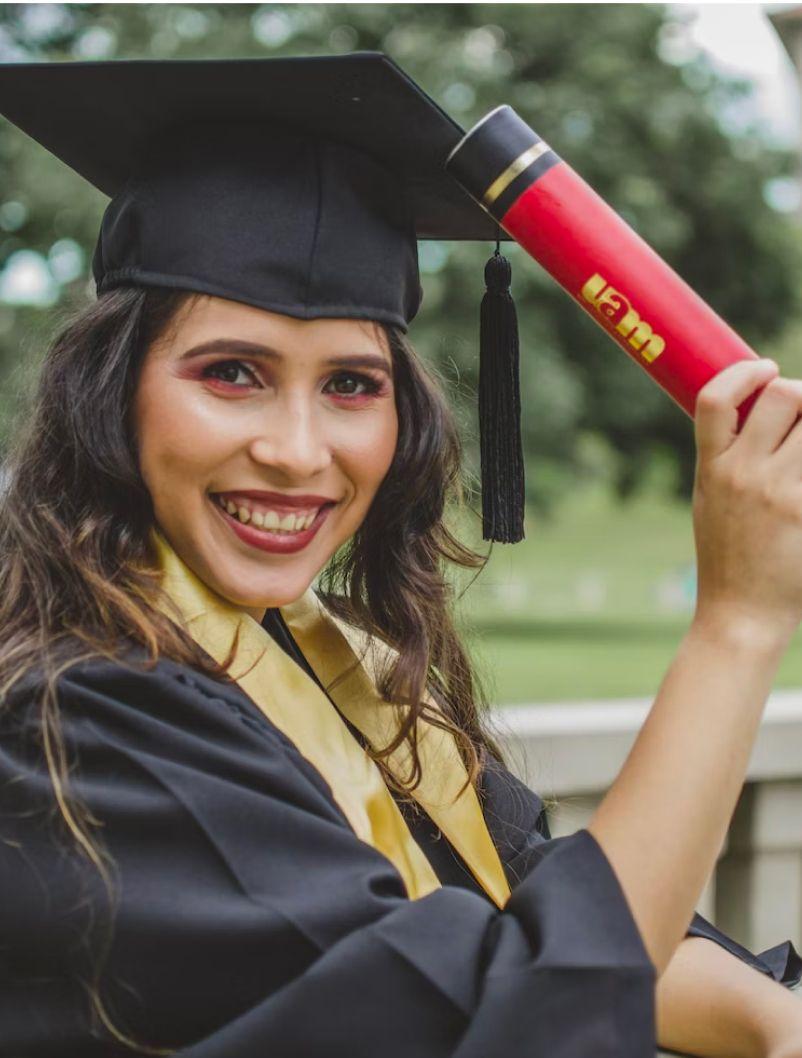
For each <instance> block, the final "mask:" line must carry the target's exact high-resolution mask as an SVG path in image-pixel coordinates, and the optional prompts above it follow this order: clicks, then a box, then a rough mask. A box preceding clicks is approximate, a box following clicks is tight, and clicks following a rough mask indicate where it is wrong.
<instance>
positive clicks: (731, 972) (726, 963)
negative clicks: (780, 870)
mask: <svg viewBox="0 0 802 1058" xmlns="http://www.w3.org/2000/svg"><path fill="white" fill-rule="evenodd" d="M655 998H656V1004H657V1007H656V1014H657V1041H658V1044H659V1045H660V1046H661V1047H667V1048H669V1049H670V1050H673V1051H681V1052H682V1053H686V1054H692V1055H700V1056H703V1058H766V1056H768V1055H771V1054H772V1053H773V1052H772V1047H773V1046H774V1044H775V1041H779V1040H784V1039H791V1038H793V1036H792V1033H793V1032H794V1029H795V1031H796V1033H797V1034H798V1037H799V1039H800V1041H801V1046H802V997H799V996H795V995H794V994H793V993H791V992H789V990H788V989H787V988H786V987H785V986H784V985H781V984H778V983H777V982H776V981H774V980H772V979H771V978H770V977H767V976H766V975H765V974H762V973H760V972H759V971H758V970H754V969H753V968H752V967H751V966H747V964H746V963H745V962H742V961H741V960H740V959H737V958H735V957H734V956H733V955H731V954H730V953H729V952H727V951H725V950H724V949H723V948H721V947H720V946H719V945H718V944H715V943H714V942H713V941H709V940H705V939H704V938H702V937H687V938H686V939H685V940H683V941H682V942H681V943H680V945H679V947H678V948H677V950H676V952H675V953H674V956H673V958H672V959H671V961H670V962H669V964H668V966H667V968H666V971H665V973H664V974H663V975H662V977H661V978H660V980H659V981H658V982H657V990H656V996H655Z"/></svg>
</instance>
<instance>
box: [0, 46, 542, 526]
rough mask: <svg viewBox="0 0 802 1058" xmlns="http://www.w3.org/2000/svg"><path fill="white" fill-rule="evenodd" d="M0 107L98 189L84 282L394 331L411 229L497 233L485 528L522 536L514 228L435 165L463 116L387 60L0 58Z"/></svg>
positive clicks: (485, 435)
mask: <svg viewBox="0 0 802 1058" xmlns="http://www.w3.org/2000/svg"><path fill="white" fill-rule="evenodd" d="M0 113H2V114H4V116H5V117H7V118H8V119H9V120H10V121H12V122H13V123H14V124H15V125H17V126H19V128H21V129H22V130H23V131H24V132H26V133H27V134H28V135H29V136H31V137H33V138H34V139H35V140H37V141H38V142H39V143H40V144H42V145H43V146H44V147H46V148H47V149H48V150H49V151H50V152H51V153H53V154H55V155H56V156H57V157H58V158H60V159H61V160H62V161H64V162H66V163H67V164H68V165H69V166H70V167H71V168H73V169H74V170H76V171H77V172H78V173H80V174H81V175H82V176H84V177H85V178H86V179H87V180H88V181H89V182H90V183H92V184H93V185H94V186H95V187H97V188H99V189H100V190H101V191H102V192H104V193H105V194H107V195H109V196H110V197H111V201H110V202H109V204H108V206H107V208H106V211H105V213H104V216H103V221H102V225H101V231H100V235H99V237H98V241H97V246H96V248H95V253H94V257H93V261H92V269H93V274H94V277H95V280H96V283H97V290H98V293H100V292H102V291H104V290H108V289H111V288H112V287H115V286H120V285H124V284H134V285H144V286H149V285H159V286H172V287H179V288H184V289H189V290H197V291H200V292H203V293H208V294H216V295H219V296H221V297H226V298H231V299H233V300H238V301H243V302H247V303H248V304H252V305H256V306H258V307H260V308H266V309H271V310H273V311H276V312H281V313H285V314H287V315H291V316H298V317H302V318H313V317H323V316H328V317H343V316H346V317H354V318H361V319H371V320H378V321H380V322H384V323H392V324H396V325H397V326H399V327H401V328H402V329H403V330H406V328H407V324H408V323H409V321H410V320H411V319H412V318H413V317H414V316H415V314H416V312H417V311H418V308H419V306H420V303H421V299H422V297H423V290H422V288H421V286H420V281H419V274H418V259H417V243H416V240H417V239H461V240H464V239H487V240H491V239H492V240H495V241H496V253H495V255H494V257H493V258H491V260H490V262H488V267H487V269H486V277H487V282H488V292H487V293H486V295H485V300H484V302H483V310H482V326H481V338H482V365H481V376H482V379H483V382H481V383H480V389H484V394H482V393H480V431H481V435H482V484H483V510H484V515H485V518H484V520H485V536H486V537H487V538H489V539H498V540H505V541H510V540H515V539H520V537H521V536H522V535H523V465H522V461H521V459H520V436H519V430H518V428H517V424H515V423H514V422H510V421H509V419H510V415H514V412H515V410H516V405H517V406H518V407H519V397H518V389H517V331H516V332H515V334H514V335H513V336H512V338H510V335H509V327H508V323H509V321H510V319H511V320H512V322H513V323H514V316H515V312H514V307H513V306H512V303H511V299H510V297H509V292H508V289H507V287H508V285H509V266H508V264H507V262H506V261H505V259H504V258H502V257H500V255H499V250H498V241H499V239H507V238H509V237H508V236H507V235H506V233H504V232H503V231H502V230H501V229H500V228H499V226H498V225H497V223H496V221H495V220H494V218H492V217H491V216H490V215H489V214H488V213H487V212H486V211H485V210H484V209H483V208H482V207H481V206H479V205H478V204H477V203H476V202H475V201H474V200H473V199H472V198H471V197H470V196H469V195H468V193H467V192H466V191H464V190H463V189H462V188H461V187H460V186H459V184H457V182H456V181H455V180H454V178H453V177H451V176H450V175H449V174H448V173H447V172H446V171H445V168H444V165H445V161H446V159H447V157H448V155H449V153H450V152H451V150H452V148H453V147H454V146H455V145H456V144H457V142H458V141H459V140H460V139H461V138H462V136H463V135H464V130H463V129H462V128H461V127H460V126H459V125H458V124H457V123H456V122H455V121H453V120H452V119H451V118H450V117H449V116H448V115H447V114H446V113H445V112H444V111H443V110H442V109H441V108H440V107H439V106H438V105H437V103H435V102H434V100H433V99H431V98H430V97H429V96H428V95H427V94H426V93H425V92H424V91H423V90H422V89H421V88H420V87H419V86H418V85H416V84H415V82H414V81H412V80H411V79H410V78H409V77H408V76H407V75H406V74H405V73H404V72H403V71H402V70H401V69H400V68H399V67H398V66H397V65H396V64H395V63H394V62H393V61H392V60H391V59H389V58H388V57H387V56H386V55H384V54H382V53H380V52H356V53H352V54H349V55H335V56H328V55H326V56H304V57H289V58H273V59H236V60H231V59H224V60H218V59H215V60H211V59H210V60H207V59H201V60H192V59H190V60H114V61H107V62H64V63H62V62H54V63H13V64H5V65H0ZM505 320H506V323H505ZM499 344H505V345H506V346H507V347H508V348H507V350H506V352H503V351H502V354H500V353H499V350H498V349H494V348H493V347H494V346H496V345H499ZM500 355H501V356H502V360H503V357H506V362H502V361H501V360H500V361H499V366H498V368H497V366H496V364H495V360H496V358H497V357H499V356H500ZM510 358H512V360H513V361H514V364H512V365H511V362H510ZM491 359H492V361H493V362H491ZM510 366H514V369H515V370H514V372H513V374H514V378H513V379H512V380H510V377H509V376H510V371H509V368H510ZM499 382H500V384H499ZM510 385H512V387H513V390H514V392H509V393H507V390H508V389H509V387H510ZM500 394H501V403H499V395H500ZM505 394H506V395H505ZM502 433H503V434H504V437H505V439H506V440H505V443H504V444H501V445H499V443H498V439H499V436H500V435H501V434H502ZM510 437H512V438H513V444H512V446H510V444H509V438H510ZM494 452H495V453H497V454H496V456H495V457H494ZM499 452H503V453H504V455H503V458H502V461H501V463H499V459H498V453H499ZM510 452H512V456H510ZM511 459H512V463H513V465H510V461H511ZM494 463H495V465H491V464H494Z"/></svg>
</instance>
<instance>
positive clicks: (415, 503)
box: [0, 286, 501, 1054]
mask: <svg viewBox="0 0 802 1058" xmlns="http://www.w3.org/2000/svg"><path fill="white" fill-rule="evenodd" d="M194 296H195V295H193V294H192V293H191V292H188V291H180V290H167V289H163V288H140V287H133V286H130V287H123V288H118V289H116V290H112V291H109V292H107V293H104V294H102V295H101V296H100V297H99V298H98V299H97V301H95V302H93V303H92V304H90V305H88V306H87V307H82V308H79V309H77V310H74V311H73V313H72V314H71V315H70V316H69V317H68V318H67V320H66V321H65V323H64V324H63V326H62V327H61V328H60V330H59V332H58V334H57V335H56V336H55V338H54V339H53V341H52V343H51V345H50V347H49V349H48V350H47V352H46V354H45V357H44V359H43V362H42V366H41V369H40V372H39V376H38V381H37V383H36V386H35V388H34V391H33V393H32V395H31V398H30V400H29V406H28V407H27V408H26V412H25V417H24V420H23V421H22V422H21V423H20V424H19V425H18V426H17V428H16V431H15V433H14V435H13V440H12V443H11V445H10V446H9V449H8V451H7V454H6V459H5V465H4V471H5V474H6V487H5V492H4V495H3V498H2V503H0V627H2V629H3V635H2V637H1V638H0V708H2V709H3V710H5V711H8V710H13V709H15V708H18V707H19V703H23V704H24V705H25V708H26V709H27V708H32V709H33V714H32V715H33V716H34V718H35V729H36V733H37V744H38V746H40V747H41V751H40V752H41V756H42V758H43V764H44V765H45V766H46V768H47V772H48V774H49V778H50V782H51V784H52V789H53V797H54V804H55V806H56V807H57V809H58V811H57V813H56V815H57V819H58V822H59V824H60V829H61V832H62V834H63V836H65V837H66V838H67V839H68V840H70V839H71V840H72V841H73V842H74V844H75V845H77V848H78V850H79V851H80V852H81V853H82V854H83V855H84V856H85V857H86V858H87V859H88V860H89V861H91V863H92V864H93V865H94V866H95V867H96V868H97V870H98V871H99V872H100V874H101V876H102V878H103V882H104V884H105V888H106V891H107V894H108V897H109V902H110V908H111V911H112V914H111V915H110V916H109V918H108V923H107V926H108V928H107V929H106V931H105V932H104V933H103V934H102V936H101V937H100V952H99V958H98V960H97V962H96V964H95V970H94V972H93V973H92V974H91V975H90V977H89V979H86V980H83V981H82V983H83V985H84V986H85V988H86V990H87V992H88V994H89V997H90V999H91V1007H92V1011H93V1014H94V1016H95V1017H97V1018H98V1019H99V1020H100V1022H101V1023H102V1024H103V1025H104V1026H105V1027H106V1028H107V1029H108V1030H109V1032H111V1033H112V1035H113V1036H114V1037H115V1038H116V1039H118V1040H120V1041H121V1042H123V1043H125V1044H127V1045H129V1046H131V1047H137V1048H139V1049H140V1050H144V1051H146V1052H147V1053H151V1054H170V1053H172V1051H171V1050H165V1049H161V1048H157V1047H151V1046H149V1045H143V1044H142V1043H139V1042H136V1041H134V1040H132V1039H131V1038H130V1037H128V1036H126V1035H125V1034H124V1033H122V1032H121V1031H120V1030H119V1029H118V1028H116V1027H115V1026H114V1024H113V1022H112V1020H111V1017H110V1015H109V1014H108V1012H107V1010H106V1008H105V1007H104V1004H103V1001H102V999H101V996H100V978H101V973H102V965H103V963H104V961H105V959H106V958H107V955H108V951H109V948H110V944H111V930H112V927H113V917H114V916H113V911H114V908H115V906H116V893H115V886H114V879H113V870H114V863H113V860H112V859H111V857H110V856H109V854H108V853H107V851H106V849H105V847H104V845H103V843H102V841H101V840H100V839H99V837H98V835H97V834H96V833H94V829H95V827H96V826H99V825H101V821H99V820H97V819H94V818H93V817H92V815H91V813H90V812H89V811H88V810H87V809H86V807H85V806H84V805H82V804H81V802H80V800H79V798H78V797H77V796H76V795H75V794H74V793H72V792H71V790H70V783H69V773H70V768H71V762H70V760H69V752H68V748H67V746H66V745H65V742H64V739H63V735H62V728H61V724H60V717H59V703H58V693H57V685H58V679H59V676H60V675H61V674H62V673H63V672H64V671H65V670H66V669H67V668H69V667H70V666H71V665H73V664H75V663H78V662H84V661H87V660H89V659H92V658H106V659H109V660H112V661H115V660H117V659H118V657H119V648H120V644H121V643H123V642H128V643H131V642H133V643H135V644H137V645H138V646H140V647H142V648H144V651H145V654H146V664H148V665H151V664H155V663H156V661H157V660H158V659H159V658H160V657H166V658H170V659H172V660H174V661H176V662H179V663H181V664H185V665H189V666H192V667H195V668H197V669H200V670H202V671H204V672H206V673H207V674H208V675H210V676H212V677H213V678H224V677H225V675H226V672H227V668H228V666H229V665H230V664H231V662H232V660H233V656H234V651H235V649H236V643H235V644H233V645H232V650H231V652H230V654H229V656H228V657H227V658H226V659H225V660H224V661H223V662H222V663H221V664H218V663H216V662H214V661H213V659H211V658H210V657H209V656H208V655H207V654H206V653H205V652H204V651H202V650H201V648H200V647H198V646H197V644H196V643H195V641H194V640H193V639H192V638H191V637H190V636H189V635H188V634H187V633H186V632H185V630H183V629H182V628H181V627H180V626H179V625H178V624H176V623H174V622H173V621H171V620H170V619H169V618H167V617H166V616H165V615H164V613H163V612H162V610H161V609H160V606H159V601H160V599H161V589H160V586H159V580H160V574H159V567H158V563H157V558H156V556H155V554H153V551H152V543H151V539H150V530H151V528H152V526H153V523H154V515H153V507H152V502H151V499H150V494H149V492H148V490H147V488H146V486H145V484H144V481H143V479H142V476H141V474H140V471H139V466H138V458H137V450H136V444H135V439H134V434H133V429H132V423H131V410H132V404H133V397H134V394H135V391H136V387H137V384H138V378H139V374H140V368H141V365H142V362H143V359H144V357H145V355H146V352H147V350H148V348H149V346H150V345H151V344H152V343H153V342H154V341H155V340H156V339H157V338H159V337H160V336H161V335H162V334H163V333H164V332H165V331H166V330H167V328H168V327H169V325H170V323H171V322H172V320H173V319H174V317H175V316H176V314H177V313H178V311H179V309H181V308H182V307H183V306H184V305H185V303H186V301H187V299H188V298H192V297H194ZM376 326H377V327H378V326H384V325H379V324H376ZM384 330H385V334H386V336H387V340H388V343H389V347H390V350H391V354H392V361H393V370H394V379H395V392H396V401H397V408H398V420H399V433H398V443H397V449H396V452H395V455H394V459H393V462H392V465H391V467H390V470H389V471H388V473H387V475H386V477H385V479H384V481H383V482H382V484H381V486H380V488H379V490H378V492H377V495H376V497H375V498H374V501H373V503H372V505H371V507H370V510H369V512H368V514H367V516H366V519H365V521H364V523H363V524H362V525H361V527H360V528H359V530H358V532H357V533H356V534H355V536H354V537H353V538H352V539H351V540H350V541H349V542H348V543H347V545H345V546H344V547H343V548H341V549H340V552H338V554H336V555H335V556H334V557H333V559H332V560H331V562H330V563H329V565H328V567H327V568H326V569H325V570H324V571H323V573H322V575H321V578H320V588H319V593H320V595H321V598H322V599H323V601H324V603H325V604H326V605H328V606H329V607H330V608H331V609H332V610H333V611H334V612H335V613H337V614H339V615H340V616H341V617H344V618H345V619H346V620H348V621H351V622H352V623H354V624H355V625H357V626H358V627H360V628H361V629H363V630H365V631H367V632H368V633H370V634H372V635H374V636H378V637H379V638H380V639H381V640H383V641H384V642H385V643H387V644H388V645H389V647H390V648H392V649H391V651H389V654H388V657H389V660H388V663H387V665H386V666H385V668H384V670H383V671H382V673H381V674H380V691H381V693H382V695H383V697H384V698H385V699H386V700H387V701H389V702H391V703H394V704H395V705H396V706H397V708H398V710H399V727H398V733H397V737H396V738H395V739H394V741H393V743H392V744H391V745H389V746H387V747H383V748H381V749H378V750H375V751H371V752H372V755H373V757H374V759H375V760H376V763H377V765H378V766H379V767H380V769H381V770H382V773H383V774H384V777H385V779H386V781H387V782H388V783H389V784H390V785H391V786H393V787H394V788H395V789H396V790H398V791H400V792H402V793H406V794H407V795H408V794H409V793H410V792H411V791H412V790H414V788H415V786H416V785H417V783H418V782H419V780H420V775H421V766H420V760H419V757H418V752H417V724H416V721H417V719H418V718H419V717H424V718H426V719H428V720H429V721H430V722H431V723H434V724H436V725H437V726H440V727H444V728H447V729H448V730H450V731H451V732H452V733H453V735H454V738H455V740H456V742H457V745H458V747H459V750H460V753H461V756H462V759H463V761H464V762H465V765H466V769H467V771H468V775H469V781H472V780H474V779H475V778H476V776H477V774H478V772H479V770H480V769H481V767H482V764H483V762H484V761H485V760H486V759H488V757H492V758H494V759H496V760H501V754H500V752H499V750H498V748H497V746H496V745H495V744H494V743H493V741H492V739H491V738H490V737H489V735H488V734H487V733H486V732H485V731H484V729H483V726H482V713H483V711H484V707H485V701H484V697H483V695H482V693H481V690H480V688H479V686H478V685H477V682H476V679H475V676H474V673H473V670H472V667H471V663H470V659H469V657H468V654H467V652H466V650H465V649H464V647H463V645H462V643H461V641H460V637H459V634H458V632H457V631H456V629H455V626H454V622H453V619H452V615H451V604H452V601H453V599H452V588H451V587H450V582H449V580H448V577H447V575H446V574H447V569H448V567H449V565H452V564H456V565H457V566H460V567H465V568H477V569H478V568H481V567H482V566H483V565H484V563H485V561H486V559H485V557H484V556H482V555H479V554H478V553H476V552H475V551H473V550H471V549H469V548H468V547H466V546H464V545H463V544H461V543H460V542H459V541H458V540H457V539H456V537H455V536H454V535H452V533H451V531H450V530H449V529H448V528H447V526H446V524H445V521H444V517H445V515H446V511H447V507H448V504H449V502H450V501H452V500H456V501H458V502H461V501H462V492H461V485H460V445H459V440H458V434H457V430H456V427H455V423H454V420H453V417H452V414H451V412H450V410H449V408H448V405H447V403H446V401H445V399H444V397H443V395H442V392H441V390H440V386H439V383H438V381H437V380H436V378H435V377H434V376H433V375H432V374H431V373H430V372H429V371H428V370H427V369H426V368H425V367H424V365H423V364H422V362H421V361H420V359H419V358H418V356H417V355H416V353H415V352H414V350H413V348H412V346H411V345H410V343H409V342H408V341H407V339H406V337H405V336H404V334H403V333H402V332H401V331H400V329H397V328H393V327H389V326H384ZM29 686H35V687H36V689H37V691H41V695H40V696H39V699H38V700H34V701H31V696H30V695H27V696H26V694H24V693H22V694H20V693H19V692H20V688H25V687H29ZM34 698H35V696H34ZM15 702H16V703H18V704H17V705H15V704H14V703H15ZM404 741H407V742H408V744H409V748H410V751H411V762H412V763H411V770H410V774H409V775H408V776H404V777H399V776H396V775H394V774H392V772H390V770H389V768H388V766H387V762H386V758H387V756H388V755H389V753H391V752H392V751H393V750H394V749H395V748H396V747H397V746H398V745H400V744H401V743H402V742H404Z"/></svg>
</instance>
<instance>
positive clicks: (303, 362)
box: [134, 296, 398, 621]
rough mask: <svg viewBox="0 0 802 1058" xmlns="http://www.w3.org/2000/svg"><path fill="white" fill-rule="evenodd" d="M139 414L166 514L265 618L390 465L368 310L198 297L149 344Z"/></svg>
mask: <svg viewBox="0 0 802 1058" xmlns="http://www.w3.org/2000/svg"><path fill="white" fill-rule="evenodd" d="M233 336H235V337H233ZM134 423H135V433H136V436H137V438H138V451H139V463H140V468H141V472H142V477H143V479H144V481H145V484H146V486H147V488H148V492H149V493H150V496H151V497H152V500H153V506H154V515H155V519H156V521H157V523H158V524H159V525H160V526H161V528H162V530H163V531H164V533H165V535H166V536H167V537H168V539H169V540H170V541H171V543H172V544H173V546H174V547H175V548H176V549H177V550H178V551H179V553H180V554H181V556H182V558H183V559H184V561H185V562H186V563H187V565H188V566H190V568H191V569H192V570H193V571H194V572H195V573H196V574H197V575H198V576H199V577H200V578H201V579H202V580H203V581H204V582H205V583H206V584H208V585H210V586H211V587H212V588H213V589H214V590H215V591H216V592H218V593H219V594H220V595H222V596H224V597H225V598H227V599H231V600H232V601H233V602H235V603H237V604H238V605H239V606H241V607H242V608H243V609H245V610H247V611H248V612H249V613H251V614H252V616H254V617H255V618H256V620H258V621H261V620H262V618H263V616H264V611H265V608H266V607H265V601H266V600H267V601H269V604H270V605H272V606H281V605H284V604H285V603H288V602H291V601H292V600H293V599H297V598H298V597H299V596H300V595H302V594H303V593H304V591H305V590H306V589H307V587H308V586H309V585H310V584H311V582H312V580H313V579H314V578H315V576H316V575H317V573H318V572H319V571H320V570H321V569H323V567H324V566H325V565H326V564H327V562H328V561H329V559H330V558H331V557H332V555H333V554H334V553H335V552H336V551H337V550H338V549H339V548H340V547H341V546H342V545H343V544H345V543H346V541H347V540H349V539H350V538H351V537H352V536H353V535H354V533H355V532H356V531H357V529H358V528H359V526H360V525H361V524H362V523H363V521H364V520H365V516H366V515H367V512H368V508H369V507H370V505H371V503H372V502H373V500H374V497H375V496H376V493H377V491H378V489H379V486H380V485H381V483H382V480H383V479H384V477H385V476H386V474H387V472H388V471H389V469H390V465H391V463H392V461H393V456H394V454H395V450H396V443H397V439H398V416H397V412H396V402H395V395H394V391H393V369H392V357H391V353H390V348H389V345H388V341H387V337H386V335H385V333H384V330H383V329H382V327H380V326H378V325H376V324H371V323H369V322H367V321H363V320H352V319H316V320H300V319H295V318H293V317H290V316H283V315H279V314H277V313H274V312H268V311H266V310H264V309H258V308H254V307H253V306H250V305H244V304H240V303H238V302H234V301H228V300H223V299H222V298H217V297H209V296H199V297H193V298H189V299H188V300H187V302H186V303H185V305H184V306H183V307H182V310H181V311H180V312H179V313H178V315H177V318H176V320H175V321H173V323H172V325H171V327H170V328H169V330H168V331H167V333H166V334H165V335H164V336H163V337H162V339H161V340H160V341H158V342H156V343H154V344H153V345H152V347H151V348H150V349H149V350H148V353H147V355H146V357H145V360H144V363H143V365H142V373H141V378H140V381H139V386H138V388H137V395H136V401H135V411H134ZM221 501H223V502H221ZM296 523H299V524H296ZM268 556H270V557H268Z"/></svg>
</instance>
